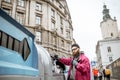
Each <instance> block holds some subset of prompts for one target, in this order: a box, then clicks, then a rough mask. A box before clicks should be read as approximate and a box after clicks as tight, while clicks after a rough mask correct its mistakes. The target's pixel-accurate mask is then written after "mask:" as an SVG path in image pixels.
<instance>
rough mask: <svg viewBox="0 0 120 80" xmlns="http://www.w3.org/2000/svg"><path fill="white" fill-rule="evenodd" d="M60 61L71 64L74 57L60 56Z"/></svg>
mask: <svg viewBox="0 0 120 80" xmlns="http://www.w3.org/2000/svg"><path fill="white" fill-rule="evenodd" d="M59 61H60V62H61V63H63V64H65V65H68V66H69V65H71V61H72V58H60V59H59Z"/></svg>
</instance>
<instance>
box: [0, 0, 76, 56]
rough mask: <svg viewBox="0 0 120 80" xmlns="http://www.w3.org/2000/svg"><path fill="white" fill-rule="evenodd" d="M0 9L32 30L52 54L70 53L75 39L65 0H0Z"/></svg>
mask: <svg viewBox="0 0 120 80" xmlns="http://www.w3.org/2000/svg"><path fill="white" fill-rule="evenodd" d="M0 8H2V9H3V10H4V11H5V12H7V13H8V14H9V15H10V16H12V18H14V19H15V20H17V21H18V22H19V23H20V24H22V25H23V26H24V27H25V28H27V29H28V30H29V31H31V32H32V33H33V34H34V35H35V36H36V38H35V42H36V43H37V44H40V45H42V46H43V47H44V48H46V49H47V50H48V52H49V53H50V54H51V55H54V54H57V55H60V56H63V57H68V56H71V44H72V43H74V42H75V40H74V39H73V26H72V21H71V16H70V12H69V9H68V5H67V2H66V0H0Z"/></svg>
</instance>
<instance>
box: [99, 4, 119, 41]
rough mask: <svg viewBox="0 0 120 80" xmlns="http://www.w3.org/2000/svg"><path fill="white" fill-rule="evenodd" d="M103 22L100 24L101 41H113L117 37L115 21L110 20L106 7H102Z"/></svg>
mask: <svg viewBox="0 0 120 80" xmlns="http://www.w3.org/2000/svg"><path fill="white" fill-rule="evenodd" d="M102 13H103V21H102V22H101V23H100V27H101V32H102V37H103V39H114V38H117V37H118V36H119V33H118V26H117V20H116V18H115V17H114V19H112V18H111V16H110V14H109V9H107V6H106V5H103V11H102Z"/></svg>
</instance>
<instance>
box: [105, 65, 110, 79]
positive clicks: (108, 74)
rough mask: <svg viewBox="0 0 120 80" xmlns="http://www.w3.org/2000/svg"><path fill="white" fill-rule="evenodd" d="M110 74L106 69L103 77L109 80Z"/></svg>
mask: <svg viewBox="0 0 120 80" xmlns="http://www.w3.org/2000/svg"><path fill="white" fill-rule="evenodd" d="M110 74H111V72H110V69H109V68H107V67H106V69H105V75H106V78H107V80H110Z"/></svg>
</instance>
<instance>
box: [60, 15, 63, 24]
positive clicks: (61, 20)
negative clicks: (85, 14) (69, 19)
mask: <svg viewBox="0 0 120 80" xmlns="http://www.w3.org/2000/svg"><path fill="white" fill-rule="evenodd" d="M60 23H61V25H62V24H63V19H62V17H60Z"/></svg>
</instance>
